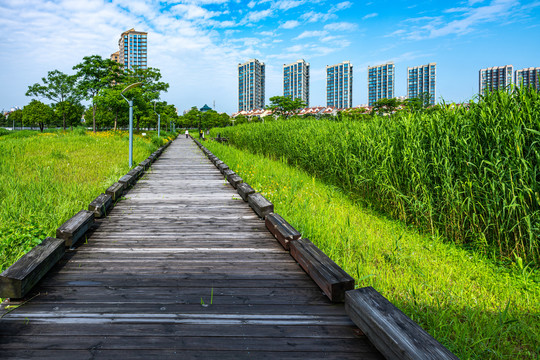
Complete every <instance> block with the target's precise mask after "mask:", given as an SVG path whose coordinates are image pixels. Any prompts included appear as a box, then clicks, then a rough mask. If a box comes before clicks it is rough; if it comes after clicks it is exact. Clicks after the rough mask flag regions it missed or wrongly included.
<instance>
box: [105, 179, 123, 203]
mask: <svg viewBox="0 0 540 360" xmlns="http://www.w3.org/2000/svg"><path fill="white" fill-rule="evenodd" d="M125 188H126V186H125V184H122V183H119V182H115V183H114V184H112V185H111V186H109V188H108V189H107V190H106V191H105V194H107V195H110V196H111V197H112V200H113V201H116V200H118V199H120V198H121V197H122V194H123V193H124V189H125Z"/></svg>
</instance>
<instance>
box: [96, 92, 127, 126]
mask: <svg viewBox="0 0 540 360" xmlns="http://www.w3.org/2000/svg"><path fill="white" fill-rule="evenodd" d="M122 88H123V85H120V86H114V87H110V88H105V89H103V90H102V91H101V92H100V93H99V95H98V96H96V104H98V106H100V107H101V108H103V109H107V110H108V111H110V112H111V113H112V114H113V115H114V125H113V128H114V130H116V129H117V127H118V119H119V117H121V115H122V114H127V113H128V112H129V105H128V103H127V102H126V101H125V100H124V99H123V98H122V96H121V95H120V93H121V92H122ZM123 117H125V116H123Z"/></svg>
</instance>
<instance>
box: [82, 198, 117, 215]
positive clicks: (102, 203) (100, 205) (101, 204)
mask: <svg viewBox="0 0 540 360" xmlns="http://www.w3.org/2000/svg"><path fill="white" fill-rule="evenodd" d="M111 205H112V196H111V195H108V194H100V195H99V196H98V197H97V198H95V199H94V201H92V202H91V203H90V205H88V210H90V211H92V212H93V213H94V217H96V218H100V217H103V216H107V213H108V210H109V208H110V207H111Z"/></svg>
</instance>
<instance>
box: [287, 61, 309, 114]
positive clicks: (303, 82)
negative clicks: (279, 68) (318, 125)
mask: <svg viewBox="0 0 540 360" xmlns="http://www.w3.org/2000/svg"><path fill="white" fill-rule="evenodd" d="M283 96H286V97H289V98H291V99H293V100H294V99H301V100H302V101H303V102H304V103H305V104H306V106H308V107H309V63H307V62H305V61H304V60H303V59H302V60H298V61H297V62H295V63H292V64H288V65H283Z"/></svg>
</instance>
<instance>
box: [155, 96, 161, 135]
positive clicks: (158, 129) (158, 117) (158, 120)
mask: <svg viewBox="0 0 540 360" xmlns="http://www.w3.org/2000/svg"><path fill="white" fill-rule="evenodd" d="M154 112H155V113H156V114H157V136H158V137H159V131H160V130H161V114H158V113H157V112H156V102H155V101H154Z"/></svg>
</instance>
